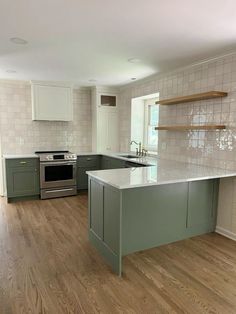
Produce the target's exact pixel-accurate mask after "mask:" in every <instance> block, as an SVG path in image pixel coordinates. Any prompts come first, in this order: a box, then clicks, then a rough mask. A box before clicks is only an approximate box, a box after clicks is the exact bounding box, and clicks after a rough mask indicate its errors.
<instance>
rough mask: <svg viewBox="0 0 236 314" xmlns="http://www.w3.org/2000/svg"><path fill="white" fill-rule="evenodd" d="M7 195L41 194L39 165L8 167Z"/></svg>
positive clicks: (10, 196) (9, 196)
mask: <svg viewBox="0 0 236 314" xmlns="http://www.w3.org/2000/svg"><path fill="white" fill-rule="evenodd" d="M6 179H7V197H8V198H12V197H21V196H31V195H32V196H33V195H38V194H40V191H39V169H38V167H27V166H26V167H7V169H6Z"/></svg>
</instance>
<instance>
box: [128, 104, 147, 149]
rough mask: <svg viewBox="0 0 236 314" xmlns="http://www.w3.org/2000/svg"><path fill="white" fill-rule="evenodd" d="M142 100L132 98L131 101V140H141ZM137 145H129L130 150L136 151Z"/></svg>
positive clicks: (142, 127)
mask: <svg viewBox="0 0 236 314" xmlns="http://www.w3.org/2000/svg"><path fill="white" fill-rule="evenodd" d="M144 113H145V112H144V100H143V99H141V98H134V99H132V103H131V140H133V141H136V142H143V134H144ZM136 148H137V145H135V144H133V145H131V151H134V152H135V151H136Z"/></svg>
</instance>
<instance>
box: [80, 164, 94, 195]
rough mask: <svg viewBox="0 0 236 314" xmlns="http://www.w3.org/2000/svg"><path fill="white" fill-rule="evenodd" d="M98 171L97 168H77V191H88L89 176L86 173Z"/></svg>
mask: <svg viewBox="0 0 236 314" xmlns="http://www.w3.org/2000/svg"><path fill="white" fill-rule="evenodd" d="M94 170H98V168H97V166H88V167H77V189H78V190H87V189H88V175H87V174H86V171H94Z"/></svg>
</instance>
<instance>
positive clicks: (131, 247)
mask: <svg viewBox="0 0 236 314" xmlns="http://www.w3.org/2000/svg"><path fill="white" fill-rule="evenodd" d="M216 3H217V5H216V7H217V10H215V11H216V12H215V14H216V16H215V17H214V19H215V20H214V21H215V24H214V32H213V31H212V29H211V28H210V27H209V28H207V26H208V25H212V24H211V22H209V20H208V16H207V17H206V16H204V15H202V16H201V21H202V26H201V27H203V26H204V27H206V29H207V34H206V36H212V41H214V42H215V46H214V45H212V47H211V49H210V48H209V47H208V46H207V45H206V46H205V47H203V46H204V45H203V46H201V45H200V46H198V41H197V34H198V31H197V30H196V29H195V28H194V27H193V26H194V25H195V24H194V23H195V22H196V25H195V26H198V27H199V28H201V27H200V25H199V22H197V21H195V19H194V17H193V14H192V13H190V12H193V11H194V12H196V11H197V12H199V13H201V6H200V4H199V3H198V4H188V3H187V2H186V1H183V5H184V6H185V7H186V8H188V10H189V11H188V14H186V12H182V13H181V14H182V15H181V17H182V19H183V20H185V21H186V22H187V21H188V19H189V16H191V17H192V23H193V25H192V24H191V25H192V28H191V27H190V29H188V30H186V29H185V32H188V34H192V37H191V38H194V35H195V36H196V37H195V39H196V42H191V40H190V42H191V44H192V45H194V47H193V49H195V52H193V50H191V49H190V46H191V44H190V42H188V44H189V46H188V45H186V44H187V41H188V38H190V37H186V38H182V39H181V40H182V41H183V42H182V43H183V45H182V46H181V47H180V46H179V45H177V44H176V41H175V39H176V38H175V37H174V35H175V34H178V35H180V34H181V31H183V30H182V28H181V27H182V24H181V25H179V24H178V21H176V20H175V19H174V17H173V15H172V14H171V12H170V11H169V10H168V5H170V6H171V7H172V8H173V11H176V10H177V8H176V7H175V5H174V4H171V3H168V4H165V5H161V4H160V3H158V5H159V9H161V10H163V19H167V20H168V19H170V20H171V19H173V21H174V22H175V23H176V24H175V25H176V32H175V31H174V30H173V27H172V28H171V29H170V28H168V27H167V29H168V30H169V31H170V33H168V34H172V33H173V37H171V38H172V40H170V41H169V42H168V45H169V46H168V48H169V50H168V51H170V52H171V53H170V52H168V54H167V55H166V58H167V61H168V62H166V63H165V58H164V57H163V59H161V57H159V58H160V59H158V57H156V59H155V60H156V61H155V62H159V63H158V65H159V67H160V70H159V69H158V67H157V66H156V67H155V66H154V64H155V63H153V64H152V65H153V68H155V71H153V68H152V69H151V68H150V66H148V64H150V62H151V60H152V58H153V56H152V55H151V52H150V55H149V61H147V60H146V59H145V53H147V52H143V51H142V49H141V48H140V47H139V48H140V50H139V51H138V52H136V53H134V52H132V54H131V51H129V52H128V53H127V54H125V58H124V57H122V58H123V59H122V58H121V55H122V53H121V52H120V56H119V57H120V58H121V59H122V60H123V61H122V62H123V63H124V65H123V63H122V62H121V61H120V59H119V58H117V59H116V58H115V56H117V55H116V53H115V51H117V45H116V44H115V43H114V41H113V40H112V39H113V33H112V32H111V33H109V30H106V32H107V38H106V41H104V42H103V44H104V49H105V46H106V45H105V42H106V43H107V44H111V43H112V44H113V48H114V50H113V56H114V57H113V58H111V59H109V58H108V59H106V58H105V59H106V60H104V58H103V57H102V56H101V51H100V50H99V49H101V46H100V45H99V43H98V39H99V40H100V41H101V42H102V41H103V40H104V39H103V36H98V34H97V32H96V28H97V27H98V25H97V23H95V20H96V21H98V20H99V21H100V22H101V20H102V19H101V20H100V17H98V16H95V15H94V16H93V14H95V12H98V11H97V10H96V5H95V4H94V7H91V6H90V5H89V4H85V3H83V5H84V7H83V10H81V12H79V13H78V14H79V16H80V18H81V21H84V23H85V24H84V25H87V24H86V17H88V16H89V17H90V18H91V17H94V19H93V23H92V24H91V25H89V26H88V25H87V27H88V28H87V30H86V31H85V34H86V35H87V37H88V38H90V37H91V36H92V35H91V33H90V32H89V27H90V28H91V29H93V32H94V36H93V39H94V42H93V44H92V43H91V42H90V47H89V45H88V46H86V44H88V42H87V41H86V39H84V42H83V45H84V47H82V48H83V49H84V50H81V49H82V48H81V46H80V43H78V44H77V45H78V46H76V45H74V44H73V41H74V40H75V38H74V36H73V35H74V34H75V29H74V28H73V26H75V25H77V23H80V22H78V21H77V20H76V16H73V12H72V11H74V12H76V10H75V9H76V8H77V7H76V4H73V5H72V6H74V7H73V8H74V10H72V8H71V9H70V10H69V11H70V18H71V19H70V22H68V25H65V29H64V30H62V29H60V32H59V29H56V28H54V27H53V26H52V24H51V22H50V19H49V17H51V16H53V19H54V22H55V23H57V25H59V24H60V23H59V17H61V18H62V17H64V18H65V17H67V18H69V16H68V15H67V13H68V12H67V11H66V10H63V8H64V5H65V3H63V1H60V10H59V12H60V13H59V16H58V17H57V16H56V15H55V14H53V7H51V6H50V4H48V14H49V15H50V16H45V17H44V23H45V24H44V25H42V24H40V21H38V19H37V18H36V16H37V12H38V11H39V10H40V7H39V4H34V5H32V7H31V8H30V9H29V12H30V14H31V15H30V16H29V15H27V12H24V10H22V7H20V5H19V4H17V3H15V4H14V6H13V7H14V8H13V7H11V5H9V4H7V3H6V4H4V5H3V10H1V12H3V11H5V12H8V13H11V16H18V20H17V19H16V22H15V23H13V24H12V25H13V26H14V27H13V26H12V28H13V29H11V28H9V29H7V30H6V28H5V29H4V28H2V30H1V32H2V34H3V38H4V44H5V46H4V47H5V48H4V47H2V53H1V55H0V75H1V80H0V136H1V145H0V150H1V156H2V168H1V170H2V175H1V176H2V180H1V181H2V184H1V190H2V191H1V194H2V195H3V197H2V198H1V210H0V252H1V254H0V257H1V260H0V261H1V262H0V263H1V270H0V301H1V302H0V312H1V313H4V314H5V313H21V312H26V313H27V312H31V313H98V312H100V313H113V312H114V313H116V312H122V313H170V312H172V313H182V312H185V313H208V312H213V313H235V310H236V298H235V281H236V270H235V266H234V264H235V258H236V255H235V248H236V244H235V240H236V206H235V204H236V202H235V198H234V195H235V187H236V185H235V182H236V181H235V176H236V159H235V123H236V109H235V108H236V107H235V101H236V100H235V90H236V89H235V87H236V51H235V49H234V46H233V44H234V42H233V40H232V39H231V41H230V40H229V42H227V44H226V43H225V45H223V44H222V42H221V43H219V42H218V41H217V39H216V38H215V36H214V34H215V30H216V29H217V34H218V36H219V38H221V36H222V41H223V37H224V34H223V32H221V26H220V25H221V24H220V23H217V21H219V20H223V22H224V26H225V28H227V34H232V32H233V27H232V25H233V24H230V21H231V19H230V17H231V16H232V15H230V12H232V11H233V10H232V8H233V7H234V4H233V2H232V1H228V2H227V3H225V11H224V12H222V10H221V6H220V4H222V3H221V1H217V2H216ZM226 4H227V5H226ZM45 5H46V3H45ZM107 5H108V4H107ZM142 5H144V3H142ZM158 5H157V3H155V2H152V4H151V5H150V8H149V9H148V12H146V13H145V14H143V16H142V14H141V12H144V10H143V8H144V7H143V6H141V4H140V7H139V6H138V8H136V10H137V11H136V13H135V14H134V15H135V16H130V19H133V23H138V22H139V20H140V18H141V19H142V18H143V22H145V21H147V19H148V17H151V16H152V17H153V14H152V12H151V11H152V10H151V9H153V10H154V8H155V9H156V8H157V7H158ZM205 5H206V4H205ZM17 8H18V10H17ZM115 8H116V9H117V14H118V15H120V14H121V12H120V11H119V10H118V7H117V6H116V4H115V3H114V2H113V1H112V3H110V4H109V5H108V7H107V10H105V11H106V12H103V14H104V18H105V17H106V18H107V19H104V21H106V23H110V22H111V21H110V20H109V19H108V16H107V15H106V14H108V13H109V14H110V13H114V9H115ZM141 9H142V10H141ZM206 10H207V12H208V14H209V16H212V13H211V8H210V7H208V6H207V8H206ZM100 11H101V10H100ZM179 11H180V10H179ZM77 12H78V11H77ZM24 14H26V15H27V18H26V19H23V17H24ZM136 14H137V16H136ZM179 14H180V13H179ZM83 15H84V16H83ZM195 15H196V14H195ZM72 16H73V18H72ZM74 18H75V19H74ZM117 18H118V17H117ZM136 18H138V19H137V20H136ZM233 18H234V17H233V16H232V19H233ZM212 19H213V17H212ZM33 20H35V21H36V25H35V28H34V32H33V34H32V33H31V32H30V27H29V29H28V30H27V31H25V32H24V29H26V28H25V26H26V25H27V26H29V25H31V23H32V22H33ZM148 20H150V24H148V23H147V25H146V26H145V27H147V29H148V31H149V32H151V31H153V33H152V35H153V36H154V35H155V36H157V37H158V36H159V37H158V38H159V40H160V42H161V41H162V40H164V37H162V34H160V32H159V31H158V30H156V29H155V27H154V28H152V26H153V25H152V21H153V19H151V18H149V19H148ZM90 21H91V19H90ZM161 22H163V20H161V21H160V23H161ZM2 23H3V24H4V23H7V19H6V18H4V16H2ZM73 23H74V24H73ZM117 23H118V21H117ZM127 23H128V21H125V22H124V25H121V23H119V28H118V29H119V31H120V34H123V35H124V37H123V38H122V40H124V41H125V40H126V37H125V30H124V28H123V27H124V26H125V25H126V27H128V26H127ZM156 23H157V21H156V22H155V23H154V26H156ZM5 25H7V24H5ZM80 25H82V22H81V24H80ZM109 25H111V27H116V26H115V24H114V23H111V24H109ZM136 25H138V24H136ZM39 26H40V27H39ZM44 27H45V31H46V28H48V30H50V32H49V33H48V34H47V35H46V32H44V35H42V34H43V30H44ZM17 28H19V29H20V30H21V31H19V32H18V31H17ZM112 29H113V28H112ZM127 29H128V28H127ZM201 30H202V28H201ZM113 31H114V29H113ZM116 31H117V30H116ZM202 31H203V30H202ZM51 32H52V33H51ZM86 32H87V33H86ZM100 32H102V30H101V29H100ZM130 32H131V34H132V35H133V36H134V37H133V38H136V37H135V36H137V38H139V39H140V38H143V40H144V41H143V42H142V44H144V43H145V40H146V36H145V35H144V34H141V33H140V32H136V31H135V30H134V29H133V28H132V27H131V30H130ZM156 32H157V33H156ZM128 33H129V32H128ZM224 33H225V32H224ZM101 34H102V33H101ZM52 35H53V36H54V37H55V38H58V39H59V40H60V39H62V38H65V36H66V35H68V41H66V40H65V42H63V41H62V42H63V44H62V42H61V43H60V42H52V41H50V40H52V38H50V36H52ZM40 36H41V37H40ZM44 36H45V42H44V44H42V45H41V46H40V45H39V42H37V43H35V40H36V37H37V40H38V41H40V40H42V39H43V38H44ZM78 36H79V38H81V40H82V38H83V34H81V33H80V34H79V35H78ZM80 36H81V37H80ZM96 36H98V37H99V38H97V39H96ZM163 36H164V35H163ZM202 36H203V37H204V36H205V34H204V32H202ZM204 38H205V40H206V37H204ZM232 38H233V35H232ZM46 39H47V40H46ZM70 40H72V43H71V46H70V49H71V50H72V51H73V48H74V49H75V55H76V53H79V52H80V53H81V56H83V57H84V59H83V58H82V57H81V60H77V57H76V56H75V55H74V54H72V52H71V51H70V53H69V52H68V51H69V41H70ZM116 40H117V44H118V43H119V40H121V39H120V38H116ZM122 40H121V42H122ZM24 41H25V42H24ZM47 41H48V42H47ZM20 42H21V43H20ZM49 42H50V45H49V44H48V43H49ZM225 42H226V39H225ZM66 43H67V44H68V46H66ZM163 43H164V41H163V42H162V44H163ZM136 44H137V43H133V45H134V46H133V48H135V47H136V46H135V45H136ZM184 44H185V45H184ZM81 45H82V44H81ZM91 45H94V51H93V49H89V48H91ZM149 45H150V51H151V50H153V51H154V52H155V54H156V55H158V53H159V54H160V55H161V53H163V51H162V50H161V49H160V48H158V47H154V46H153V42H152V39H151V38H150V42H149ZM217 45H218V46H217ZM62 46H63V47H62ZM64 46H65V48H64ZM213 46H214V47H215V49H213ZM58 47H60V48H61V52H60V53H61V54H60V53H59V52H58V51H59V50H58ZM86 47H87V48H86ZM127 47H128V46H127ZM173 47H175V48H176V50H174V49H173ZM95 48H97V49H95ZM171 48H172V49H171ZM63 49H65V50H63ZM107 49H108V50H110V49H111V46H109V45H108V46H107ZM155 49H156V50H155ZM158 49H159V50H158ZM13 51H14V53H13ZM82 51H83V53H84V51H86V52H88V56H86V57H85V56H84V55H83V53H82ZM133 51H134V50H133ZM165 51H166V50H165ZM157 52H158V53H157ZM11 53H12V54H11ZM93 53H94V55H96V56H97V58H98V60H97V62H98V63H99V64H96V62H95V61H94V60H95V59H93V57H94V56H93ZM142 53H143V54H142ZM178 53H182V56H183V59H178V57H177V54H178ZM111 54H112V52H111ZM104 55H106V54H105V52H104ZM50 56H53V58H51V57H50ZM36 58H37V62H36V64H35V63H32V61H33V60H36ZM54 58H55V59H54ZM86 58H87V59H86ZM168 58H169V59H168ZM82 59H83V60H82ZM85 61H86V62H87V63H89V62H91V63H92V64H93V67H94V69H96V71H95V70H94V71H95V72H94V71H93V70H91V67H90V66H88V67H86V62H85ZM174 61H175V62H174ZM120 62H121V63H120ZM55 64H56V65H57V66H58V68H57V69H55ZM111 64H112V65H114V68H113V67H112V66H111ZM109 65H110V66H109ZM60 66H61V67H60ZM74 66H75V68H77V69H80V71H79V70H76V71H74ZM72 67H73V69H72ZM107 69H110V70H109V71H110V72H109V71H108V70H107ZM85 70H86V71H85ZM107 71H108V72H109V73H108V72H107ZM77 72H80V73H79V74H78V73H77ZM127 73H128V75H127ZM108 74H109V75H108ZM77 75H78V78H77ZM179 98H180V99H179ZM131 141H134V142H132V145H130V144H131ZM140 142H141V143H142V145H139V143H140ZM136 143H137V144H136ZM87 174H88V176H87ZM87 190H88V192H87ZM69 195H70V196H69Z"/></svg>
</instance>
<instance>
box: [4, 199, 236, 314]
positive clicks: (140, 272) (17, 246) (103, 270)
mask: <svg viewBox="0 0 236 314" xmlns="http://www.w3.org/2000/svg"><path fill="white" fill-rule="evenodd" d="M12 313H13V314H18V313H33V314H35V313H37V314H38V313H49V314H54V313H59V314H60V313H62V314H64V313H88V314H92V313H109V314H113V313H140V314H141V313H147V314H149V313H150V314H151V313H157V314H158V313H161V314H162V313H191V314H193V313H198V314H199V313H227V314H230V313H236V242H234V241H231V240H229V239H226V238H224V237H222V236H220V235H217V234H208V235H204V236H199V237H195V238H192V239H188V240H184V241H180V242H177V243H174V244H170V245H165V246H162V247H159V248H155V249H151V250H148V251H145V252H140V253H136V254H132V255H130V256H127V257H125V258H124V274H123V278H119V277H117V276H116V275H114V274H113V273H112V272H111V270H110V268H109V266H107V265H106V264H105V263H104V261H103V259H102V258H101V257H100V256H99V254H98V253H97V252H96V250H95V249H94V248H93V247H92V246H91V245H90V243H89V242H88V239H87V196H86V195H80V196H76V197H69V198H64V199H54V200H45V201H25V202H18V203H15V204H7V203H6V200H5V199H1V200H0V314H12Z"/></svg>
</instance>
